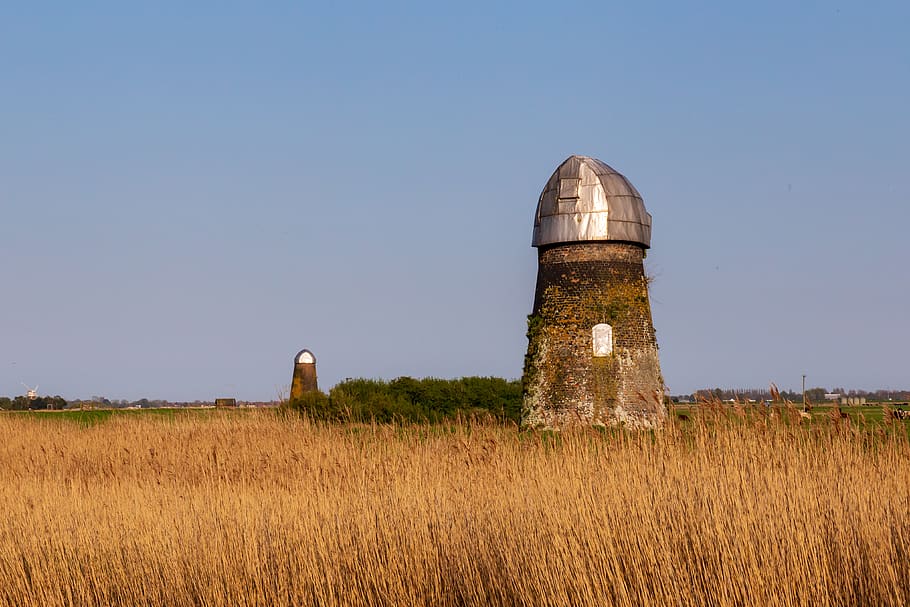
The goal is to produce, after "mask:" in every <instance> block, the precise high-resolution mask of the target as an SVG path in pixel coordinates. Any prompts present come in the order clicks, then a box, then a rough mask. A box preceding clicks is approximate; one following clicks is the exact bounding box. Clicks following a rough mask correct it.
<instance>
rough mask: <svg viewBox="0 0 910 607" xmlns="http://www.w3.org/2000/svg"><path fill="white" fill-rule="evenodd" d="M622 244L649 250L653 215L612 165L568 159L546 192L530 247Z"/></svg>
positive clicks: (589, 159)
mask: <svg viewBox="0 0 910 607" xmlns="http://www.w3.org/2000/svg"><path fill="white" fill-rule="evenodd" d="M588 240H619V241H624V242H633V243H636V244H640V245H642V246H643V247H645V248H649V247H650V246H651V214H650V213H648V211H646V210H645V203H644V201H643V200H642V199H641V194H639V193H638V190H636V189H635V187H634V186H633V185H632V184H631V183H629V180H628V179H626V178H625V177H623V176H622V175H621V174H619V173H618V172H616V171H615V170H613V169H612V168H611V167H610V166H609V165H607V164H605V163H603V162H601V161H600V160H597V159H596V158H589V157H587V156H569V157H568V158H567V159H566V160H565V161H564V162H563V163H562V164H561V165H559V167H558V168H557V169H556V171H554V172H553V175H551V176H550V180H549V181H547V185H546V186H544V189H543V192H541V194H540V200H539V201H538V202H537V214H536V215H535V216H534V237H533V239H532V241H531V245H532V246H535V247H543V246H547V245H551V244H560V243H565V242H580V241H588Z"/></svg>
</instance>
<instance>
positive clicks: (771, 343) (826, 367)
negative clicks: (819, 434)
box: [0, 1, 910, 400]
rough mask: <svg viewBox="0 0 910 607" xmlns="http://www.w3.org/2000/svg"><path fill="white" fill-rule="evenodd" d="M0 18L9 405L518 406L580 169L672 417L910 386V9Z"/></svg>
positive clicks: (703, 6)
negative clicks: (606, 227) (369, 395)
mask: <svg viewBox="0 0 910 607" xmlns="http://www.w3.org/2000/svg"><path fill="white" fill-rule="evenodd" d="M442 4H443V3H424V2H413V3H399V2H381V3H380V2H376V3H363V4H361V3H355V2H348V3H331V2H318V3H316V2H313V3H308V2H303V3H301V2H279V1H275V2H146V3H131V2H114V1H111V2H92V1H85V2H66V3H64V2H59V3H52V2H5V3H3V4H0V285H2V293H3V296H2V298H0V395H10V396H11V395H15V394H21V393H23V392H24V388H23V387H22V385H21V383H20V382H25V383H27V384H30V385H34V384H40V389H39V392H41V393H42V394H44V393H49V394H60V395H62V396H64V397H65V398H86V397H89V396H91V395H105V396H107V397H108V398H127V399H136V398H140V397H148V398H166V399H171V400H195V399H211V398H214V397H216V396H236V397H237V398H241V399H266V400H268V399H272V398H275V397H276V396H277V394H278V393H279V392H280V391H281V390H282V389H286V387H287V385H288V384H289V383H290V375H291V369H292V364H293V356H294V354H295V353H296V352H297V351H298V350H299V349H301V348H309V349H311V350H312V351H313V352H314V353H315V354H316V356H317V358H318V372H319V377H320V384H321V386H322V387H324V388H329V387H331V386H332V385H333V384H335V383H336V382H337V381H339V380H342V379H344V378H345V377H382V378H389V379H390V378H394V377H397V376H399V375H411V376H415V377H420V376H437V377H459V376H463V375H497V376H505V377H518V376H520V374H521V365H522V359H523V356H524V353H525V348H526V344H527V341H526V338H525V334H524V333H525V319H526V315H527V314H528V313H529V312H530V309H531V304H532V299H533V290H534V280H535V276H536V263H537V262H536V254H535V250H534V249H533V248H531V246H530V240H531V226H532V218H533V213H534V209H535V206H536V203H537V198H538V195H539V193H540V190H541V188H542V187H543V185H544V183H545V182H546V180H547V178H548V177H549V176H550V173H551V172H552V171H553V170H554V169H555V168H556V166H557V165H558V164H559V163H560V162H561V161H562V160H563V159H565V157H567V156H568V155H570V154H583V155H588V156H594V157H597V158H600V159H601V160H603V161H605V162H607V163H608V164H610V165H611V166H613V167H614V168H615V169H617V170H618V171H620V172H622V173H623V174H625V175H626V176H627V177H628V178H629V179H630V181H631V182H632V183H634V184H635V185H636V187H637V188H638V190H639V191H640V192H641V193H642V195H643V197H644V199H645V204H646V206H647V207H648V210H649V211H650V212H651V214H652V215H653V220H654V228H653V241H652V249H651V251H650V252H649V255H648V259H647V262H646V263H647V269H648V271H649V272H650V273H651V274H653V276H654V278H655V280H654V283H653V286H652V290H651V299H652V309H653V315H654V323H655V327H656V329H657V336H658V341H659V343H660V348H661V350H660V352H661V365H662V367H663V372H664V376H665V378H666V381H667V383H668V384H669V387H670V390H671V391H672V392H673V393H683V392H689V391H692V390H695V389H698V388H703V387H713V386H722V387H753V386H754V387H760V386H766V385H767V384H768V382H769V381H776V382H777V383H778V385H780V386H781V387H782V388H797V387H798V386H799V383H800V376H801V375H802V373H806V374H808V376H809V377H808V384H809V385H810V386H817V385H818V386H825V387H829V388H832V387H835V386H843V387H845V388H848V389H849V388H865V389H871V388H878V387H890V388H899V387H906V386H910V323H908V320H907V317H908V312H907V311H908V309H910V270H908V264H907V262H908V260H910V235H908V226H910V184H908V175H910V171H908V161H910V35H908V32H910V3H907V2H905V1H900V2H868V3H866V2H863V3H861V2H838V1H832V2H798V3H797V2H750V3H730V2H689V3H676V2H667V3H655V2H623V3H607V2H590V3H573V2H560V3H552V2H549V3H533V2H532V3H528V2H521V3H519V2H514V3H489V2H477V3H469V2H458V3H448V4H450V6H448V7H444V6H442Z"/></svg>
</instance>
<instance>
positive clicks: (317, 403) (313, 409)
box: [286, 377, 521, 423]
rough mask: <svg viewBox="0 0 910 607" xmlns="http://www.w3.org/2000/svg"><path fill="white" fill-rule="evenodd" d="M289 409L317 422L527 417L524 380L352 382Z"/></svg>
mask: <svg viewBox="0 0 910 607" xmlns="http://www.w3.org/2000/svg"><path fill="white" fill-rule="evenodd" d="M286 406H287V407H288V408H290V409H293V410H299V411H302V412H305V413H306V414H307V415H308V416H310V417H311V418H313V419H319V420H331V421H354V422H370V421H376V422H380V423H388V422H394V421H409V422H438V421H444V420H447V419H453V418H455V417H458V416H471V415H478V414H482V415H490V416H493V417H495V418H498V419H501V420H502V421H512V422H516V423H517V422H518V421H519V419H520V417H521V380H506V379H502V378H499V377H462V378H459V379H438V378H433V377H430V378H424V379H414V378H412V377H399V378H396V379H393V380H391V381H385V380H381V379H348V380H345V381H343V382H341V383H339V384H337V385H335V386H334V387H333V388H332V389H331V390H330V391H329V393H328V394H325V393H324V392H318V391H317V392H309V393H307V394H304V395H303V396H302V397H301V398H298V399H293V400H290V401H289V402H288V403H287V404H286Z"/></svg>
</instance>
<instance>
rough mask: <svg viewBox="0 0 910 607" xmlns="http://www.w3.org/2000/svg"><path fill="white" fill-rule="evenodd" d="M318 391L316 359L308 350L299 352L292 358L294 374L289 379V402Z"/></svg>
mask: <svg viewBox="0 0 910 607" xmlns="http://www.w3.org/2000/svg"><path fill="white" fill-rule="evenodd" d="M318 389H319V385H318V383H317V381H316V357H315V356H313V353H312V352H310V351H309V350H301V351H300V352H298V353H297V355H296V356H295V357H294V374H293V376H292V377H291V400H294V399H295V398H300V397H301V396H303V395H304V394H305V393H307V392H315V391H316V390H318Z"/></svg>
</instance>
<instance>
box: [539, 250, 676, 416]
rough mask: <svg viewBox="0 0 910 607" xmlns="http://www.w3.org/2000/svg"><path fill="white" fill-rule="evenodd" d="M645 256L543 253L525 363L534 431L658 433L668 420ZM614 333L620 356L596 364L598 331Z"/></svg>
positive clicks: (606, 252)
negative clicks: (568, 428) (595, 427)
mask: <svg viewBox="0 0 910 607" xmlns="http://www.w3.org/2000/svg"><path fill="white" fill-rule="evenodd" d="M644 254H645V249H644V247H642V246H640V245H637V244H630V243H624V242H611V241H607V242H583V243H571V244H558V245H553V246H547V247H541V248H539V249H538V264H539V265H538V274H537V288H536V291H535V297H534V309H533V313H532V314H531V316H530V317H529V322H528V354H527V356H526V358H525V374H524V382H525V400H524V412H523V416H522V422H523V424H524V425H527V426H561V425H565V424H571V423H585V424H591V423H594V424H607V425H613V424H617V423H622V424H626V425H629V426H633V427H651V426H654V425H655V424H657V423H659V422H660V421H661V420H662V419H663V417H664V415H665V412H664V407H663V402H662V395H663V381H662V378H661V374H660V365H659V362H658V356H657V340H656V337H655V334H654V326H653V324H652V321H651V306H650V303H649V301H648V283H647V278H646V277H645V273H644V266H643V263H642V262H643V259H644ZM601 323H606V324H609V325H610V326H611V327H612V328H613V352H612V354H610V355H608V356H594V347H593V346H594V344H593V336H592V330H593V328H594V325H597V324H601Z"/></svg>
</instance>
